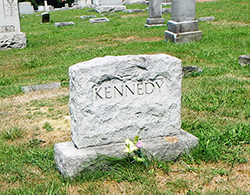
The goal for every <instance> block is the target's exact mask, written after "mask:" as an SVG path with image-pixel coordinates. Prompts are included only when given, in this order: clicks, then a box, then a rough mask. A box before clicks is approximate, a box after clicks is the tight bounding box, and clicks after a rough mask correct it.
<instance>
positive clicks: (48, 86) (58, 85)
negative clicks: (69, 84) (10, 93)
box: [21, 82, 61, 93]
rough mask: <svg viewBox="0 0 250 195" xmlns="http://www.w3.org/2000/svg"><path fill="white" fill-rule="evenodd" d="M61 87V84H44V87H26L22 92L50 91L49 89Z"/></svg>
mask: <svg viewBox="0 0 250 195" xmlns="http://www.w3.org/2000/svg"><path fill="white" fill-rule="evenodd" d="M60 87H61V83H60V82H57V83H50V84H43V85H32V86H24V87H22V88H21V90H22V92H24V93H28V92H31V91H39V90H48V89H58V88H60Z"/></svg>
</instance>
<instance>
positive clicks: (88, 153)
mask: <svg viewBox="0 0 250 195" xmlns="http://www.w3.org/2000/svg"><path fill="white" fill-rule="evenodd" d="M197 144H198V139H197V138H196V137H194V136H193V135H191V134H189V133H187V132H185V131H183V130H181V131H180V134H178V135H176V136H168V137H164V138H156V139H151V140H143V141H142V147H143V148H144V149H146V150H147V151H149V152H150V153H151V154H152V155H153V156H154V157H155V158H157V159H165V160H173V159H176V158H177V157H178V156H179V155H180V154H182V153H185V152H189V151H190V149H191V148H192V147H194V146H196V145H197ZM124 149H125V144H124V143H118V144H110V145H104V146H98V147H90V148H84V149H77V148H75V147H74V144H73V142H64V143H58V144H55V162H56V165H57V168H58V170H59V171H60V172H61V173H62V174H63V176H64V177H74V176H76V175H77V174H78V173H79V172H80V171H81V170H82V169H83V168H84V164H85V166H86V164H88V161H90V160H91V159H95V158H96V157H97V154H102V155H108V156H116V157H122V156H123V155H125V153H124Z"/></svg>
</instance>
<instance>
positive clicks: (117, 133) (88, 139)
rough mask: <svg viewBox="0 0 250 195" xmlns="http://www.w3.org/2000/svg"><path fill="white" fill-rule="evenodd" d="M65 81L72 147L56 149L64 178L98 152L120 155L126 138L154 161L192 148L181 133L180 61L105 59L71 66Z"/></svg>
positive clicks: (192, 139) (144, 57)
mask: <svg viewBox="0 0 250 195" xmlns="http://www.w3.org/2000/svg"><path fill="white" fill-rule="evenodd" d="M69 76H70V101H69V108H70V116H71V133H72V142H65V143H59V144H56V145H55V161H56V164H57V167H58V169H59V170H60V172H61V173H62V174H63V175H66V176H74V175H75V174H77V173H78V172H79V171H80V170H81V168H82V164H83V162H86V161H87V160H89V158H94V157H95V156H96V154H97V153H100V154H104V155H109V156H122V155H123V154H124V152H123V150H124V149H125V146H124V141H125V139H127V138H130V139H133V138H134V137H135V136H136V135H139V136H140V139H141V141H142V143H143V147H144V148H145V149H147V150H148V151H149V152H150V153H152V154H153V155H154V156H158V157H159V158H166V159H174V158H175V157H176V156H178V155H180V153H182V152H184V151H188V150H189V149H190V148H191V147H193V146H194V145H196V144H197V138H195V137H194V136H192V135H190V134H188V133H187V132H185V131H183V130H181V80H182V67H181V61H180V60H179V59H177V58H174V57H172V56H169V55H165V54H158V55H135V56H117V57H113V56H106V57H103V58H95V59H93V60H90V61H86V62H82V63H78V64H76V65H74V66H71V67H70V68H69ZM173 140H174V141H173Z"/></svg>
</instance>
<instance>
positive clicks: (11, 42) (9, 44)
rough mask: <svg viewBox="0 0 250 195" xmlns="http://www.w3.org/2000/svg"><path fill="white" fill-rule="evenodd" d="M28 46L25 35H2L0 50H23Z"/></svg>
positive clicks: (0, 37) (20, 33)
mask: <svg viewBox="0 0 250 195" xmlns="http://www.w3.org/2000/svg"><path fill="white" fill-rule="evenodd" d="M26 46H27V41H26V35H25V33H22V32H19V33H15V32H12V33H11V32H9V33H0V50H6V49H21V48H24V47H26Z"/></svg>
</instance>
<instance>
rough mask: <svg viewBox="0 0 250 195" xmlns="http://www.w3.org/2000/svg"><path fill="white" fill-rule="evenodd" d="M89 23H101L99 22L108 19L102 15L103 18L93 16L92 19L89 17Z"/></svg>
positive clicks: (107, 20)
mask: <svg viewBox="0 0 250 195" xmlns="http://www.w3.org/2000/svg"><path fill="white" fill-rule="evenodd" d="M89 22H90V23H101V22H109V19H108V18H106V17H104V18H94V19H89Z"/></svg>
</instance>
